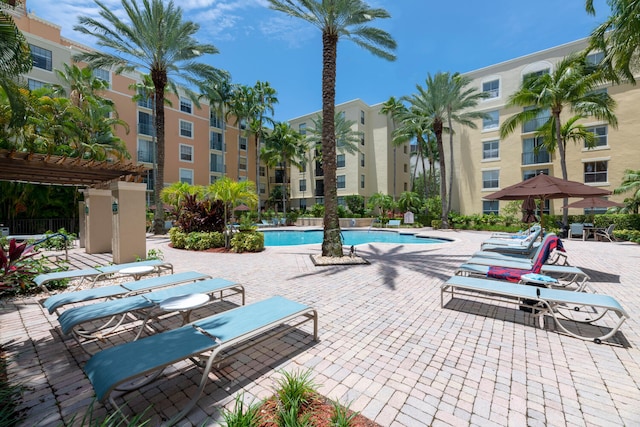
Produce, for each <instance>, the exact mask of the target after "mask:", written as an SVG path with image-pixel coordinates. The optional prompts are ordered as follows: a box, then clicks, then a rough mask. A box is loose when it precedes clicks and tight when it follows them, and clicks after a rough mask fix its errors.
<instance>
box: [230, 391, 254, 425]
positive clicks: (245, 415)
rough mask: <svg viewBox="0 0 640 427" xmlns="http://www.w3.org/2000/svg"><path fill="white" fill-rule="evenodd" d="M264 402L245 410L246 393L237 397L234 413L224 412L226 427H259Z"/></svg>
mask: <svg viewBox="0 0 640 427" xmlns="http://www.w3.org/2000/svg"><path fill="white" fill-rule="evenodd" d="M261 406H262V402H259V403H254V404H251V405H248V406H247V407H246V409H245V404H244V393H243V394H239V395H237V396H236V399H235V405H234V408H233V411H229V410H227V409H223V410H222V418H223V419H224V424H223V426H224V427H259V426H260V407H261Z"/></svg>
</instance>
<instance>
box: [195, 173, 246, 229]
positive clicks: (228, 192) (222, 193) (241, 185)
mask: <svg viewBox="0 0 640 427" xmlns="http://www.w3.org/2000/svg"><path fill="white" fill-rule="evenodd" d="M205 193H206V196H207V197H209V198H210V199H219V200H222V201H223V202H224V220H225V225H226V224H227V223H228V221H229V218H228V217H229V214H228V210H229V208H233V207H235V206H238V205H240V204H245V205H247V206H249V207H250V208H253V207H254V206H255V205H256V203H258V196H257V195H256V189H255V184H254V182H253V181H238V182H237V181H233V180H232V179H231V178H229V177H226V176H224V177H222V178H220V179H218V180H216V182H214V183H213V184H210V185H209V186H208V187H207V189H206V191H205Z"/></svg>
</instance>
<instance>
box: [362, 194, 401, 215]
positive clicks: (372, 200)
mask: <svg viewBox="0 0 640 427" xmlns="http://www.w3.org/2000/svg"><path fill="white" fill-rule="evenodd" d="M367 206H368V207H369V209H378V210H379V211H380V216H381V217H382V219H383V221H385V220H386V219H387V212H388V211H392V210H393V209H395V207H396V203H395V202H394V201H393V197H391V196H390V195H388V194H384V193H380V192H378V193H373V194H372V195H371V197H369V202H368V203H367Z"/></svg>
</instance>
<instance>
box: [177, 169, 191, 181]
mask: <svg viewBox="0 0 640 427" xmlns="http://www.w3.org/2000/svg"><path fill="white" fill-rule="evenodd" d="M180 182H184V183H187V184H191V185H193V169H182V168H180Z"/></svg>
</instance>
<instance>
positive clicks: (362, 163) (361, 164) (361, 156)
mask: <svg viewBox="0 0 640 427" xmlns="http://www.w3.org/2000/svg"><path fill="white" fill-rule="evenodd" d="M360 166H362V167H364V153H360Z"/></svg>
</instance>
